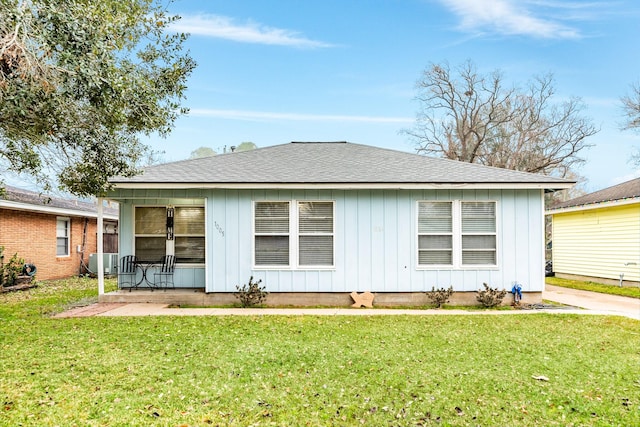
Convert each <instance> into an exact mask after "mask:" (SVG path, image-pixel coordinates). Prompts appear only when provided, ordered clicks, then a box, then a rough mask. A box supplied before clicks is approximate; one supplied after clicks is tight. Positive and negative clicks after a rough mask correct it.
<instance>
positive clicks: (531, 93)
mask: <svg viewBox="0 0 640 427" xmlns="http://www.w3.org/2000/svg"><path fill="white" fill-rule="evenodd" d="M553 83H554V82H553V78H552V76H551V75H545V76H542V77H537V78H534V79H532V80H531V81H530V82H529V83H528V84H527V85H526V87H524V88H522V89H521V88H518V87H515V86H507V85H506V84H505V81H504V77H503V75H502V74H501V73H500V72H499V71H494V72H491V73H488V74H480V73H478V71H477V70H476V67H475V65H474V64H473V63H472V62H470V61H467V62H466V63H464V64H463V65H461V66H460V67H458V68H457V69H455V70H453V71H452V70H451V69H450V67H449V65H448V64H432V65H431V66H429V67H428V68H427V69H426V70H425V71H424V73H423V75H422V77H421V79H420V80H419V81H418V83H417V87H418V95H417V99H418V101H419V102H420V110H419V112H418V114H417V120H416V124H415V126H414V128H413V129H410V130H406V131H405V132H406V133H407V134H409V135H410V136H411V137H412V139H413V140H414V141H415V143H416V146H417V151H418V152H420V153H424V154H430V155H438V156H442V157H446V158H449V159H453V160H460V161H463V162H471V163H481V164H484V165H488V166H496V167H502V168H507V169H514V170H521V171H526V172H534V173H544V174H551V175H556V176H563V177H564V176H567V174H568V173H569V172H570V171H571V169H572V168H573V167H575V166H576V165H577V164H579V163H581V162H583V159H581V158H580V157H579V154H580V152H581V151H582V150H583V149H585V148H586V147H588V144H587V138H588V137H589V136H591V135H593V134H595V133H596V132H597V131H598V130H597V129H596V128H595V127H594V126H593V124H592V122H591V120H590V119H588V118H586V117H584V116H582V115H581V112H582V109H583V104H582V103H581V102H580V100H579V99H578V98H570V99H566V100H561V101H556V100H555V98H554V95H555V90H554V85H553Z"/></svg>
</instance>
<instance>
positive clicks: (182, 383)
mask: <svg viewBox="0 0 640 427" xmlns="http://www.w3.org/2000/svg"><path fill="white" fill-rule="evenodd" d="M109 286H112V285H111V284H110V285H109ZM95 287H96V284H95V281H93V280H86V279H82V280H73V281H62V282H49V283H42V284H41V286H39V287H38V288H34V289H31V290H28V291H25V292H21V293H10V294H3V295H0V364H1V365H2V375H0V399H1V400H0V403H2V406H1V407H0V425H23V426H53V425H65V426H66V425H82V426H107V425H108V426H148V425H160V426H208V425H224V426H227V425H229V426H248V425H265V426H268V425H277V426H283V425H284V426H287V425H295V426H298V425H310V426H327V425H340V426H343V425H347V426H348V425H370V426H384V425H389V426H391V425H393V426H395V425H423V426H424V425H452V426H456V425H459V426H466V425H509V426H530V425H545V426H554V425H556V426H567V425H583V426H592V425H593V426H596V425H602V426H615V425H619V426H627V425H639V424H640V409H639V408H640V373H639V370H638V366H640V345H639V344H640V328H639V326H640V322H638V321H636V320H632V319H628V318H623V317H607V316H577V315H566V314H557V315H553V314H527V315H505V316H464V315H460V316H428V317H427V316H425V317H414V316H389V317H384V316H370V317H369V316H367V317H360V316H357V317H337V316H336V317H319V316H318V317H316V316H292V317H287V316H255V317H245V316H242V317H240V316H239V317H206V316H197V317H144V318H107V317H87V318H67V319H52V318H50V317H49V315H50V314H52V313H56V312H58V311H60V310H62V309H63V308H64V307H69V306H73V305H75V304H77V302H78V301H85V302H88V301H91V300H92V299H95V293H96V292H95Z"/></svg>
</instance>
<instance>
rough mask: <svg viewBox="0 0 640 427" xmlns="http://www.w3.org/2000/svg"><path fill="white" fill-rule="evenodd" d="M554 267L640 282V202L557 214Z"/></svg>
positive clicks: (556, 269) (561, 270) (580, 273)
mask: <svg viewBox="0 0 640 427" xmlns="http://www.w3.org/2000/svg"><path fill="white" fill-rule="evenodd" d="M552 224H553V225H552V227H553V268H554V271H555V272H556V273H566V274H573V275H579V276H588V277H594V278H605V279H614V280H618V279H619V278H620V274H624V280H630V281H640V201H639V202H638V203H633V204H625V205H621V206H615V205H613V206H603V207H601V208H591V209H584V210H574V211H570V212H565V213H556V214H553V223H552Z"/></svg>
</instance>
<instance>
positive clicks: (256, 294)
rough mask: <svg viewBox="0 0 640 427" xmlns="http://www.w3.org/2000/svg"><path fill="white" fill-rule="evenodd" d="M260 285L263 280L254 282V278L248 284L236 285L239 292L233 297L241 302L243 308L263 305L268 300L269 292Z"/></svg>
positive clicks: (250, 278)
mask: <svg viewBox="0 0 640 427" xmlns="http://www.w3.org/2000/svg"><path fill="white" fill-rule="evenodd" d="M260 283H262V280H258V281H257V282H254V281H253V276H251V277H249V283H248V284H244V285H242V286H239V285H236V289H237V290H238V292H236V293H234V294H233V295H234V296H235V297H236V298H238V299H239V300H240V304H241V305H242V306H243V307H253V306H256V305H258V304H261V303H262V301H264V300H265V299H266V298H267V295H269V292H267V291H265V286H260Z"/></svg>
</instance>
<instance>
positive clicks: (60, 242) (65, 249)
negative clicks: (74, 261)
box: [56, 218, 70, 256]
mask: <svg viewBox="0 0 640 427" xmlns="http://www.w3.org/2000/svg"><path fill="white" fill-rule="evenodd" d="M69 223H70V222H69V218H58V219H57V221H56V256H69V253H70V249H69Z"/></svg>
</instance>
